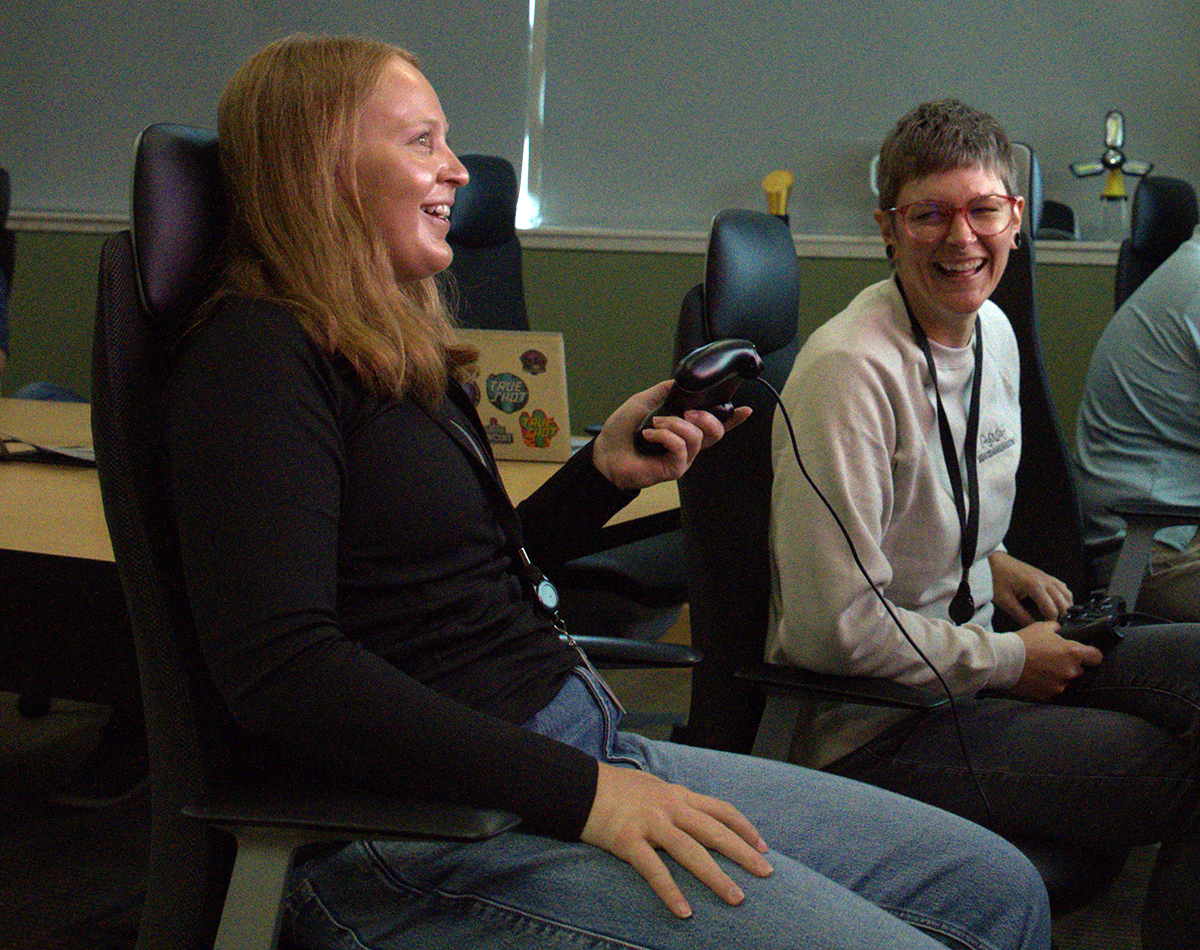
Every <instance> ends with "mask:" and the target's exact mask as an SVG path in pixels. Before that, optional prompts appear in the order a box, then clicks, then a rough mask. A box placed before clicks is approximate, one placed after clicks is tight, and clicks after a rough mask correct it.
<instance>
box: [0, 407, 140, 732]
mask: <svg viewBox="0 0 1200 950" xmlns="http://www.w3.org/2000/svg"><path fill="white" fill-rule="evenodd" d="M0 433H3V434H4V435H5V436H6V437H9V436H11V437H13V438H18V439H23V440H27V441H29V442H32V443H34V444H37V445H43V446H48V447H56V448H58V447H65V446H80V445H91V442H92V433H91V407H90V406H89V405H87V404H86V403H56V402H42V401H37V400H20V399H0ZM0 584H3V590H4V597H3V609H0V689H4V690H8V691H11V692H15V693H20V694H22V695H26V696H43V697H60V698H65V699H81V700H88V701H92V702H100V703H107V704H110V705H114V706H118V707H123V708H126V709H137V708H139V707H140V704H141V696H140V688H139V685H138V676H137V664H136V661H135V658H134V651H133V634H132V631H131V629H130V625H129V614H128V611H127V609H126V606H125V598H124V596H123V594H122V592H121V584H120V580H119V579H118V577H117V570H116V565H115V564H114V563H113V553H112V544H111V543H110V542H109V538H108V528H107V526H106V525H105V523H104V512H103V508H102V506H101V503H100V486H99V482H98V481H97V479H96V470H95V469H94V468H82V467H76V466H68V465H51V464H46V463H43V462H29V461H7V462H4V461H0Z"/></svg>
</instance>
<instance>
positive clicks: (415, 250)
mask: <svg viewBox="0 0 1200 950" xmlns="http://www.w3.org/2000/svg"><path fill="white" fill-rule="evenodd" d="M357 133H358V153H357V156H356V158H355V165H354V170H355V178H356V182H357V188H358V197H359V201H360V202H361V203H362V208H363V211H364V212H365V213H366V215H367V217H368V218H369V219H370V220H372V221H373V222H374V223H375V225H376V226H377V227H378V228H379V229H380V231H381V232H382V234H383V238H384V241H385V243H386V244H387V247H388V250H389V253H390V255H391V259H392V267H393V269H394V270H395V273H396V279H397V280H399V281H416V280H422V279H424V278H426V277H431V276H433V275H434V274H436V273H438V272H439V271H442V270H445V269H446V267H448V266H449V264H450V261H451V259H452V258H453V257H454V253H453V251H452V250H451V249H450V245H449V244H447V243H446V234H447V233H448V232H449V230H450V207H451V205H453V204H454V191H455V189H456V188H458V187H460V186H462V185H465V184H466V183H467V170H466V169H465V168H464V167H463V166H462V163H461V162H459V160H458V159H457V158H456V157H455V155H454V153H453V152H452V151H451V150H450V146H449V145H447V144H446V117H445V115H444V114H443V113H442V106H441V103H440V102H438V97H437V93H435V92H434V91H433V87H432V86H430V85H429V82H428V81H427V80H426V79H425V77H424V76H423V75H421V72H420V71H419V70H418V69H417V68H416V67H415V66H413V65H411V64H410V63H408V62H406V61H405V60H403V59H401V58H399V57H397V58H396V59H394V60H392V61H391V62H390V63H389V64H388V65H387V66H385V67H384V68H383V71H382V73H381V74H380V77H379V83H378V85H377V86H376V87H375V90H374V91H373V92H372V93H371V95H370V96H369V97H368V99H367V101H366V103H365V104H364V106H363V109H362V112H361V113H360V114H359V117H358V124H357Z"/></svg>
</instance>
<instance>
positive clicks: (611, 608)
mask: <svg viewBox="0 0 1200 950" xmlns="http://www.w3.org/2000/svg"><path fill="white" fill-rule="evenodd" d="M459 158H460V160H461V161H462V163H463V165H464V166H466V169H467V172H468V174H469V175H470V180H469V181H468V183H467V184H466V185H464V186H463V187H461V188H459V189H458V191H457V192H456V193H455V196H454V210H453V212H452V214H451V217H450V233H449V236H448V241H449V242H450V245H451V247H452V248H453V249H454V260H453V262H452V263H451V264H450V267H449V268H448V269H447V271H446V278H445V279H444V280H443V287H444V288H445V291H446V295H447V298H448V300H449V301H450V303H451V306H452V307H454V308H455V312H456V314H457V316H458V318H459V321H460V322H461V323H462V325H463V326H466V327H476V328H481V329H495V330H528V329H529V316H528V313H527V310H526V305H525V283H524V276H523V270H522V262H521V243H520V240H519V239H518V237H517V231H516V215H517V175H516V172H515V171H514V170H513V167H512V165H511V164H510V163H509V162H508V161H507V160H506V159H503V158H499V157H497V156H494V155H462V156H459ZM678 527H679V521H678V512H666V513H663V514H662V515H661V516H654V517H652V518H651V519H647V520H646V521H644V522H640V523H639V524H638V525H636V526H622V527H621V528H620V529H619V530H614V529H609V531H608V532H607V534H608V535H609V537H610V541H609V545H610V546H609V547H608V548H606V549H605V550H603V551H599V552H596V553H593V554H589V555H586V556H584V557H580V558H576V559H575V560H573V561H569V562H568V563H566V564H564V565H562V566H560V567H559V568H558V569H557V571H556V572H555V576H554V578H553V579H554V581H555V583H556V584H557V585H558V588H559V594H560V596H561V598H562V607H561V611H562V614H563V616H564V618H565V619H566V621H567V625H568V628H569V629H570V630H571V631H572V632H573V633H574V634H578V635H580V636H584V637H597V636H600V637H604V636H608V637H622V638H635V639H641V640H645V641H655V640H658V639H659V638H660V637H661V636H663V634H665V633H666V631H667V630H668V628H669V627H670V626H671V624H672V623H674V622H675V620H676V618H677V617H678V616H679V613H680V610H681V609H682V606H683V602H684V599H685V598H686V597H687V583H686V580H685V578H684V565H683V537H682V535H681V534H680V532H679V530H678ZM672 649H673V650H674V652H675V654H676V658H677V659H678V661H679V665H690V664H691V663H692V662H693V661H694V659H695V653H694V651H689V650H688V648H686V647H683V648H679V649H674V648H672ZM621 665H627V664H625V663H622V664H621ZM639 665H640V664H639Z"/></svg>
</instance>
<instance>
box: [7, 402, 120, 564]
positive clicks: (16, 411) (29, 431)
mask: <svg viewBox="0 0 1200 950" xmlns="http://www.w3.org/2000/svg"><path fill="white" fill-rule="evenodd" d="M0 433H3V434H4V436H5V437H13V438H17V439H22V440H26V441H29V442H33V443H35V444H37V445H44V446H48V447H52V448H59V447H63V446H79V445H91V444H92V430H91V406H90V405H88V404H87V403H73V402H42V401H39V400H33V399H29V400H26V399H0ZM0 549H2V550H5V551H23V552H26V553H31V554H47V555H53V556H56V557H72V558H82V559H84V560H91V561H112V559H113V553H112V543H111V542H110V541H109V539H108V527H107V526H106V525H105V523H104V510H103V508H102V506H101V503H100V484H99V482H98V481H97V479H96V470H95V469H94V468H81V467H74V466H67V465H49V464H45V463H41V462H20V461H13V462H3V461H0Z"/></svg>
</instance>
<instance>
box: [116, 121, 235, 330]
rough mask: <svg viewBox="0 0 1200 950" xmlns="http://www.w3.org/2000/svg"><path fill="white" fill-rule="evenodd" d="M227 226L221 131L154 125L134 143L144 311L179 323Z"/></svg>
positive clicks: (195, 300)
mask: <svg viewBox="0 0 1200 950" xmlns="http://www.w3.org/2000/svg"><path fill="white" fill-rule="evenodd" d="M228 227H229V220H228V214H227V212H226V208H225V189H224V186H223V184H222V182H221V164H220V158H219V155H218V150H217V136H216V133H215V132H213V131H211V130H209V129H200V128H195V127H193V126H186V125H169V124H158V125H151V126H149V127H148V128H147V129H145V131H143V132H142V134H141V135H140V136H138V140H137V144H136V146H135V148H134V161H133V188H132V209H131V214H130V228H131V232H132V237H133V253H134V264H135V267H136V270H137V275H138V292H139V294H140V295H141V298H142V305H143V306H144V307H145V309H146V311H147V312H148V313H149V314H150V315H151V317H153V318H154V319H155V320H156V321H158V322H159V323H162V324H163V325H164V326H167V327H170V328H175V327H178V326H179V324H180V323H181V322H182V321H183V319H184V318H185V317H187V316H188V314H190V313H191V312H192V310H194V309H195V307H196V306H197V305H198V304H199V303H200V302H201V301H202V300H203V298H204V295H205V293H206V292H207V290H208V287H209V282H210V281H211V279H212V277H213V274H212V271H211V265H212V264H213V262H214V260H215V258H216V255H217V250H218V248H219V247H220V245H221V242H222V241H223V240H224V238H225V234H226V231H227V230H228Z"/></svg>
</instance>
